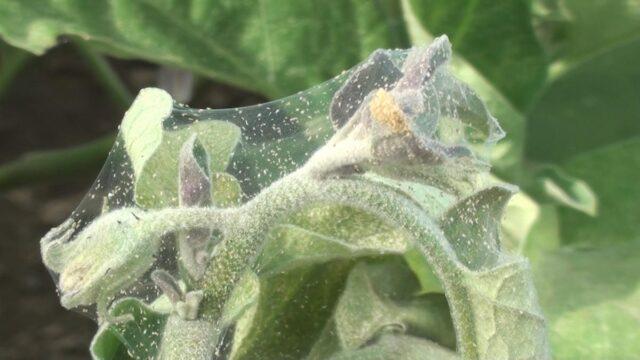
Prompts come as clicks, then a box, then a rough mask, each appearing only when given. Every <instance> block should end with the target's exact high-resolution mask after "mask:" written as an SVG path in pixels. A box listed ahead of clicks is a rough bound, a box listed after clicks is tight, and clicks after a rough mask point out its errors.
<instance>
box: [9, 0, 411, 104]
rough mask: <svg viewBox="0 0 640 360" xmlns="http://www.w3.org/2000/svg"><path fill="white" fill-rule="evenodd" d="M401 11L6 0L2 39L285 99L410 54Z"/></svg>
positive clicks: (363, 6) (283, 4)
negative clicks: (78, 42)
mask: <svg viewBox="0 0 640 360" xmlns="http://www.w3.org/2000/svg"><path fill="white" fill-rule="evenodd" d="M397 7H398V4H397V3H396V2H393V1H383V2H369V1H361V0H350V1H328V2H322V3H310V2H304V1H296V2H291V1H282V0H266V1H247V2H238V1H213V0H204V1H197V2H180V1H178V2H176V1H147V0H116V1H107V0H99V1H92V2H91V4H88V3H85V2H82V1H77V0H63V1H57V0H27V1H23V0H5V1H3V5H2V6H1V7H0V34H2V35H3V36H4V37H5V39H6V40H7V41H8V42H9V43H11V44H13V45H15V46H18V47H22V48H24V49H27V50H29V51H32V52H34V53H37V54H42V53H43V52H44V51H45V50H47V49H48V48H49V47H51V46H53V45H54V44H55V43H56V39H57V38H58V37H59V36H60V35H75V36H78V37H80V38H82V39H88V40H90V41H91V42H93V43H94V44H97V45H99V46H101V47H102V49H103V50H105V51H108V52H109V53H111V54H115V55H118V56H127V57H136V58H141V59H146V60H150V61H153V62H159V63H162V64H167V65H173V66H178V67H181V68H184V69H188V70H192V71H194V72H196V73H199V74H202V75H204V76H208V77H210V78H214V79H218V80H221V81H224V82H227V83H230V84H233V85H236V86H240V87H243V88H246V89H252V90H255V91H258V92H261V93H263V94H266V95H268V96H271V97H279V96H282V95H286V94H289V93H293V92H295V91H297V90H302V89H305V88H307V87H309V86H311V85H313V84H317V83H319V82H321V81H323V80H326V79H328V78H330V77H331V76H334V75H336V74H338V73H340V71H342V70H343V69H347V68H349V67H351V66H353V65H354V64H355V63H357V62H358V61H359V60H361V59H362V58H364V57H365V56H366V55H368V54H369V53H370V52H371V51H372V50H374V49H375V48H378V47H387V48H388V47H398V46H401V45H403V40H404V35H403V29H402V28H400V27H398V26H393V25H392V26H387V25H388V24H394V23H397V22H398V21H397V19H396V15H395V14H398V13H399V11H397ZM327 43H331V44H334V46H330V47H327V46H325V45H326V44H327ZM302 49H304V51H301V50H302Z"/></svg>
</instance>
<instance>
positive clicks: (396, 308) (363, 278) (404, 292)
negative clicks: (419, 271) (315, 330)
mask: <svg viewBox="0 0 640 360" xmlns="http://www.w3.org/2000/svg"><path fill="white" fill-rule="evenodd" d="M416 280H417V279H415V277H414V276H413V274H412V273H411V271H410V270H409V269H408V268H407V266H406V263H405V262H404V261H403V260H402V258H399V257H395V258H394V257H390V258H387V259H385V260H383V261H378V262H370V263H360V264H359V265H357V266H356V267H355V268H354V269H353V270H352V271H351V274H350V275H349V279H348V280H347V284H346V286H345V290H344V292H343V294H342V295H341V296H340V300H339V302H338V304H337V306H336V309H335V312H334V323H335V332H336V335H337V337H338V339H339V342H340V344H341V348H342V349H347V350H353V349H357V348H360V347H361V346H363V345H364V344H366V343H367V342H369V341H370V340H372V339H373V338H375V337H376V336H377V335H378V334H380V333H381V332H385V331H390V330H393V329H402V330H404V331H406V332H409V333H411V334H413V335H420V336H423V337H428V338H430V339H432V340H434V341H437V342H439V343H440V344H442V345H444V346H448V347H454V346H455V334H454V331H453V323H452V322H451V317H450V315H449V307H448V306H446V301H445V302H444V304H443V305H444V306H439V305H438V299H440V296H441V295H440V296H432V297H425V298H418V297H414V296H413V295H414V294H416V289H418V288H419V287H418V283H417V282H416ZM434 300H435V301H434ZM440 304H442V303H440Z"/></svg>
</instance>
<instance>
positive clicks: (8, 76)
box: [0, 48, 32, 99]
mask: <svg viewBox="0 0 640 360" xmlns="http://www.w3.org/2000/svg"><path fill="white" fill-rule="evenodd" d="M6 53H9V54H10V55H7V54H6ZM4 55H5V56H4V57H3V59H2V60H3V61H2V71H0V99H2V97H4V95H5V94H6V93H7V89H9V85H11V83H12V82H13V79H14V78H15V77H16V75H18V73H19V72H20V70H22V68H23V67H24V65H25V64H26V63H27V62H28V60H30V59H31V58H32V56H31V54H29V53H28V52H26V51H23V50H19V49H16V48H8V49H7V50H6V51H5V54H4Z"/></svg>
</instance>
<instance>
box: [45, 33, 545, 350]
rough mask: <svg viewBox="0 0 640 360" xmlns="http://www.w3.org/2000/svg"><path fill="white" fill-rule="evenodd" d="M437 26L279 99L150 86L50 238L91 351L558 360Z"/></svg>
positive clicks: (484, 120)
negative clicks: (200, 100)
mask: <svg viewBox="0 0 640 360" xmlns="http://www.w3.org/2000/svg"><path fill="white" fill-rule="evenodd" d="M450 56H451V45H450V43H449V40H448V39H447V37H446V36H442V37H439V38H436V39H435V40H434V41H433V42H432V43H431V44H430V45H429V46H424V47H415V48H412V49H409V50H377V51H375V52H374V53H372V54H371V55H370V56H369V57H368V58H367V59H366V60H365V61H363V62H362V63H360V64H359V65H358V66H356V67H354V68H353V69H352V70H350V71H347V72H345V73H343V74H342V75H340V76H338V77H336V78H334V79H332V80H329V81H328V82H325V83H323V84H320V85H317V86H315V87H312V88H311V89H309V90H306V91H303V92H300V93H297V94H295V95H292V96H289V97H285V98H283V99H280V100H276V101H273V102H269V103H265V104H261V105H256V106H250V107H245V108H234V109H223V110H198V109H191V108H188V107H186V106H184V105H181V104H179V103H176V102H174V101H173V100H172V98H171V97H170V96H169V95H168V94H167V93H166V92H164V91H162V90H159V89H153V88H150V89H145V90H142V91H141V92H140V94H139V95H138V97H137V98H136V100H135V101H134V103H133V105H132V106H131V108H130V109H129V110H128V111H127V113H126V114H125V117H124V119H123V121H122V124H121V126H120V134H119V136H118V140H117V142H116V145H115V146H114V148H113V149H112V151H111V153H110V156H109V158H108V160H107V163H106V164H105V166H104V168H103V170H102V172H101V174H100V175H99V177H98V179H97V180H96V182H95V184H94V185H93V187H92V189H91V191H90V192H89V193H88V195H87V196H86V198H85V199H84V200H83V202H82V203H81V204H80V206H79V207H78V208H77V209H76V211H75V212H74V213H73V214H72V215H71V216H70V218H69V219H68V220H67V221H65V222H64V223H63V224H61V225H60V226H58V227H56V228H54V229H52V230H51V231H50V232H49V233H48V234H47V235H46V236H45V237H44V238H43V239H42V240H41V249H42V258H43V261H44V263H45V265H46V266H47V267H48V268H49V269H50V271H51V272H52V273H53V275H54V278H55V279H56V281H57V286H58V289H59V293H60V299H61V303H62V305H63V306H64V307H65V308H68V309H78V310H79V311H82V312H84V313H87V314H89V315H91V316H94V317H95V319H96V320H97V322H98V324H99V326H100V327H99V330H98V332H97V333H96V335H95V337H94V339H93V342H92V344H91V353H92V356H93V357H94V358H95V359H126V358H132V359H234V360H241V359H310V360H311V359H399V360H408V359H464V360H472V359H473V360H475V359H478V360H479V359H485V360H495V359H536V360H537V359H549V358H550V353H549V346H548V341H547V332H546V325H545V318H544V317H543V315H542V312H541V310H540V308H539V305H538V300H537V295H536V291H535V288H534V285H533V278H532V275H531V271H530V267H529V264H528V261H527V260H526V259H525V258H523V257H521V256H519V255H517V254H515V253H513V252H512V251H509V250H508V247H506V246H505V244H504V239H503V238H502V236H501V229H500V223H501V218H502V214H503V211H504V209H505V206H506V204H507V202H508V201H509V199H510V198H511V196H512V195H513V194H514V193H516V192H517V188H516V187H515V186H513V185H509V184H506V183H503V182H501V181H500V180H499V179H497V178H495V177H493V176H492V175H490V174H489V172H488V170H489V168H490V166H489V158H490V156H491V150H492V145H493V144H495V143H496V142H498V141H499V140H500V139H501V138H502V137H503V135H504V132H503V131H502V129H501V128H500V126H499V124H498V122H497V121H496V119H495V118H494V117H493V116H492V115H491V114H490V113H489V111H488V110H487V108H486V106H485V105H484V103H483V102H482V101H481V100H480V98H479V97H478V96H477V95H476V94H475V92H474V91H473V90H471V89H470V88H469V87H468V86H467V85H465V84H464V83H462V82H461V81H459V80H458V79H457V78H456V77H454V76H453V75H451V74H450V73H449V71H448V70H447V63H448V61H449V58H450Z"/></svg>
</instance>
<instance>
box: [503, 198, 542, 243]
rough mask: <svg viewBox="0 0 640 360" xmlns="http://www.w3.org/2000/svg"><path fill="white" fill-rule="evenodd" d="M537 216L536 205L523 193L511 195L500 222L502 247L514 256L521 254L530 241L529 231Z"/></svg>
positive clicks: (538, 209) (538, 212)
mask: <svg viewBox="0 0 640 360" xmlns="http://www.w3.org/2000/svg"><path fill="white" fill-rule="evenodd" d="M539 216H540V206H539V205H538V203H536V202H535V201H534V200H533V199H531V198H530V197H529V196H528V195H527V194H525V193H523V192H518V193H515V194H513V196H512V197H511V199H510V200H509V202H508V203H507V206H506V207H505V210H504V216H503V218H502V222H501V227H500V228H501V230H502V235H503V236H502V241H501V243H502V245H504V247H505V248H506V249H509V250H511V251H512V252H514V253H516V254H522V253H523V252H524V249H525V248H526V247H527V245H528V243H529V242H530V241H531V231H532V228H533V226H534V224H535V223H536V221H537V220H538V219H539Z"/></svg>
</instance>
